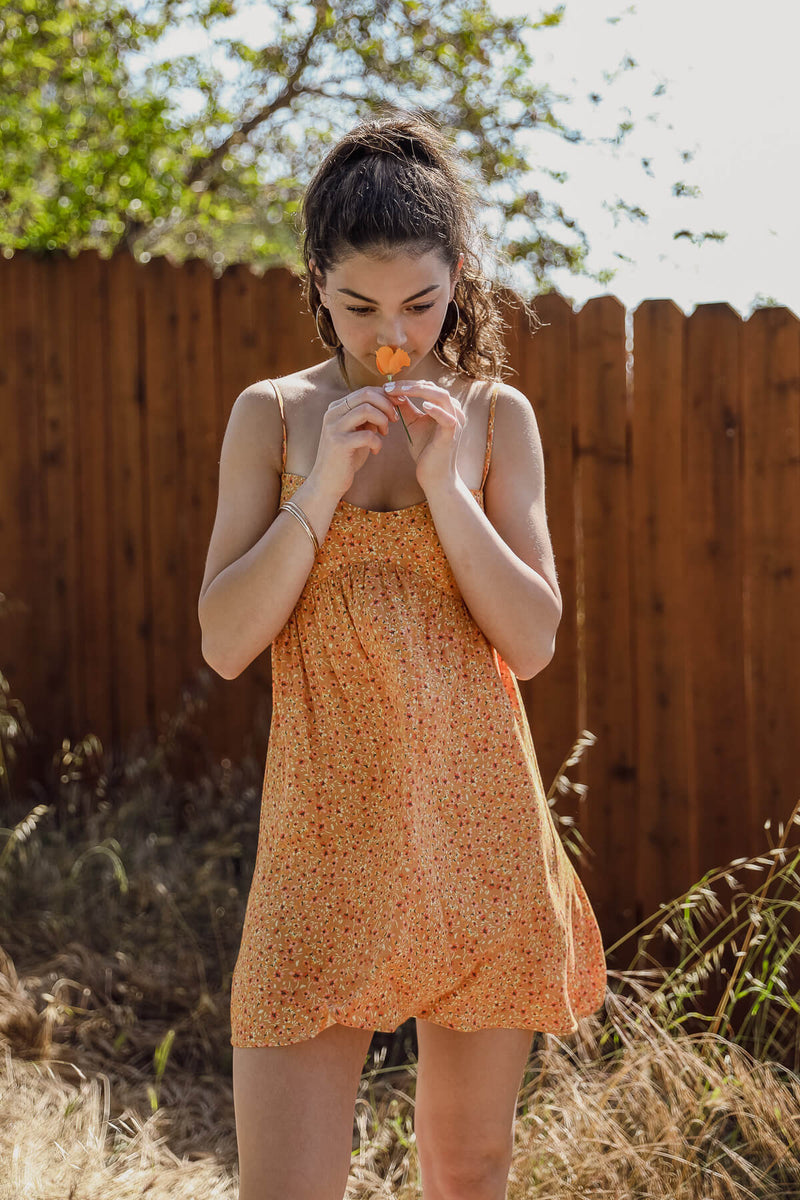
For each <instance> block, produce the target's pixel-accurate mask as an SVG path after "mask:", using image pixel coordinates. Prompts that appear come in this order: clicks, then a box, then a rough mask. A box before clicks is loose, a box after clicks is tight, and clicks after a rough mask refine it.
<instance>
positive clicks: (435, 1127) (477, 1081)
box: [414, 1017, 534, 1200]
mask: <svg viewBox="0 0 800 1200" xmlns="http://www.w3.org/2000/svg"><path fill="white" fill-rule="evenodd" d="M533 1037H534V1034H533V1031H531V1030H528V1029H479V1030H476V1031H475V1032H474V1033H461V1032H459V1031H458V1030H455V1029H446V1028H445V1027H444V1026H442V1025H436V1024H434V1022H432V1021H424V1020H421V1019H420V1018H419V1017H418V1018H417V1048H418V1052H419V1056H418V1063H417V1087H416V1099H415V1105H414V1133H415V1137H416V1143H417V1153H418V1156H419V1165H420V1172H421V1174H422V1184H423V1191H425V1188H426V1184H427V1191H425V1195H426V1200H427V1198H428V1196H430V1200H438V1198H439V1197H440V1196H442V1197H447V1196H450V1195H459V1194H462V1195H470V1194H475V1195H484V1194H485V1195H498V1196H504V1195H505V1181H506V1180H507V1177H508V1170H509V1167H510V1166H511V1157H512V1152H513V1147H514V1118H515V1115H516V1109H517V1098H518V1095H519V1089H520V1087H521V1085H522V1080H523V1077H524V1073H525V1067H526V1065H527V1063H528V1058H529V1055H530V1051H531V1043H532V1041H533Z"/></svg>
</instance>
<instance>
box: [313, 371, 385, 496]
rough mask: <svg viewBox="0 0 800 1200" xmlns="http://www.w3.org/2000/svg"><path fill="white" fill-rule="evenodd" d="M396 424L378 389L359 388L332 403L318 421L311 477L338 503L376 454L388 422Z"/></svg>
mask: <svg viewBox="0 0 800 1200" xmlns="http://www.w3.org/2000/svg"><path fill="white" fill-rule="evenodd" d="M397 420H399V417H398V414H397V410H396V408H395V406H394V404H392V402H391V400H390V399H389V397H388V396H387V395H386V394H385V392H384V391H383V389H382V388H379V387H363V388H359V389H358V390H357V391H355V392H349V393H348V395H346V396H343V397H342V398H341V400H334V401H333V402H332V403H331V404H329V405H328V407H327V409H326V411H325V416H324V417H323V419H322V432H321V434H320V438H319V446H318V447H317V457H316V461H315V463H314V466H313V469H312V471H313V475H314V477H315V478H317V479H319V480H320V482H324V485H325V488H326V490H327V489H328V488H330V490H331V492H333V493H334V494H335V495H336V497H337V499H341V497H342V496H343V495H344V494H345V492H346V491H348V490H349V489H350V487H351V486H352V483H353V479H354V477H355V473H356V471H358V470H359V468H360V467H362V466H363V465H364V463H365V462H366V461H367V457H368V455H370V454H378V453H379V451H380V448H381V446H382V445H383V439H384V437H385V436H386V434H387V433H388V431H389V422H390V421H397Z"/></svg>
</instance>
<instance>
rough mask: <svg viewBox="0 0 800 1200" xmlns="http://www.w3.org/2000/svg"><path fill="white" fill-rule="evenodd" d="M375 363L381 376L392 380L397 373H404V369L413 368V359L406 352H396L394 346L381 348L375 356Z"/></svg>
mask: <svg viewBox="0 0 800 1200" xmlns="http://www.w3.org/2000/svg"><path fill="white" fill-rule="evenodd" d="M375 361H376V363H377V365H378V370H379V371H380V373H381V375H388V376H389V378H390V379H391V378H392V376H393V375H394V374H396V372H397V371H402V369H403V367H410V366H411V359H410V358H409V357H408V355H407V354H406V352H405V350H395V348H394V347H393V346H381V348H380V350H379V351H378V353H377V354H376V355H375Z"/></svg>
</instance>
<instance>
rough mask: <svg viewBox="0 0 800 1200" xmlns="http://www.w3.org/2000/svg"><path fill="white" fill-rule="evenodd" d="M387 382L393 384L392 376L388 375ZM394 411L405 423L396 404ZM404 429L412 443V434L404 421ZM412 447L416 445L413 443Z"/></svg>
mask: <svg viewBox="0 0 800 1200" xmlns="http://www.w3.org/2000/svg"><path fill="white" fill-rule="evenodd" d="M386 382H387V383H391V382H392V377H391V375H387V376H386ZM394 411H395V412H396V413H397V415H398V417H399V418H400V420H401V421H403V414H402V413H401V412H400V409H399V408H398V407H397V405H396V404H395V406H394ZM403 429H405V431H406V437H407V438H408V440H409V441H410V442H411V434H410V433H409V432H408V426H407V425H406V423H405V421H403ZM411 445H412V446H413V445H414V443H413V442H411Z"/></svg>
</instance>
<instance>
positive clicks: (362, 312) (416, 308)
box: [346, 304, 433, 317]
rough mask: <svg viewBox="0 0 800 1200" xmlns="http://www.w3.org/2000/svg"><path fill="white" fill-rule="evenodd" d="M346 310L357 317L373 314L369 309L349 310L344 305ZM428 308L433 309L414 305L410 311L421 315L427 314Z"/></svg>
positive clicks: (428, 306)
mask: <svg viewBox="0 0 800 1200" xmlns="http://www.w3.org/2000/svg"><path fill="white" fill-rule="evenodd" d="M346 308H347V311H348V312H351V313H356V315H357V316H359V317H367V316H369V315H370V313H372V312H373V309H371V308H351V307H350V305H349V304H348V305H346ZM429 308H433V304H415V305H414V307H413V308H412V309H411V311H412V312H417V313H421V312H427V311H428V309H429Z"/></svg>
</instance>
